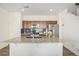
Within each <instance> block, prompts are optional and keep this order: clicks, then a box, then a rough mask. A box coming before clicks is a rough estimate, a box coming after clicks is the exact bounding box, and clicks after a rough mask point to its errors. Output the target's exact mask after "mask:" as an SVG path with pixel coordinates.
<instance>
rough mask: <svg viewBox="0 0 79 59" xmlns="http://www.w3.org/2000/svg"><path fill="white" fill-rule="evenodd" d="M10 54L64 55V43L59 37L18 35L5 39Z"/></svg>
mask: <svg viewBox="0 0 79 59" xmlns="http://www.w3.org/2000/svg"><path fill="white" fill-rule="evenodd" d="M5 43H8V44H9V55H10V56H62V55H63V44H62V43H61V42H60V41H59V39H58V38H57V37H42V38H27V37H26V36H22V37H17V38H14V39H10V40H7V41H5Z"/></svg>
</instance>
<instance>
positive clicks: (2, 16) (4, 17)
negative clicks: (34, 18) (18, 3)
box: [0, 8, 9, 49]
mask: <svg viewBox="0 0 79 59" xmlns="http://www.w3.org/2000/svg"><path fill="white" fill-rule="evenodd" d="M8 26H9V24H8V12H7V11H6V10H4V9H2V8H0V41H5V40H7V39H8V35H9V33H8V32H9V30H8V29H9V28H8ZM7 45H8V44H6V43H2V42H0V49H1V48H3V47H5V46H7Z"/></svg>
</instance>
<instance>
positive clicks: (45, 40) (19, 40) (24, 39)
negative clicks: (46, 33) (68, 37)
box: [4, 36, 60, 43]
mask: <svg viewBox="0 0 79 59" xmlns="http://www.w3.org/2000/svg"><path fill="white" fill-rule="evenodd" d="M4 42H5V43H60V41H59V38H58V37H42V38H27V37H26V36H21V37H16V38H13V39H9V40H7V41H4Z"/></svg>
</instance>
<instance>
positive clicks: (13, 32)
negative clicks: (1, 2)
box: [0, 8, 21, 49]
mask: <svg viewBox="0 0 79 59" xmlns="http://www.w3.org/2000/svg"><path fill="white" fill-rule="evenodd" d="M20 18H21V14H20V13H19V12H8V11H7V10H4V9H2V8H0V41H1V43H0V49H1V48H3V47H5V46H7V45H8V44H6V43H3V42H2V41H6V40H8V39H11V38H14V37H18V36H20V27H21V26H20V25H21V24H20V21H21V19H20Z"/></svg>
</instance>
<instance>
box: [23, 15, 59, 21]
mask: <svg viewBox="0 0 79 59" xmlns="http://www.w3.org/2000/svg"><path fill="white" fill-rule="evenodd" d="M22 20H27V21H29V20H30V21H50V20H52V21H53V20H58V16H57V15H56V16H51V15H46V16H44V15H29V16H28V15H27V16H26V15H24V16H23V19H22Z"/></svg>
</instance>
